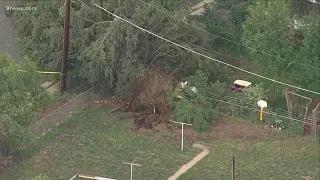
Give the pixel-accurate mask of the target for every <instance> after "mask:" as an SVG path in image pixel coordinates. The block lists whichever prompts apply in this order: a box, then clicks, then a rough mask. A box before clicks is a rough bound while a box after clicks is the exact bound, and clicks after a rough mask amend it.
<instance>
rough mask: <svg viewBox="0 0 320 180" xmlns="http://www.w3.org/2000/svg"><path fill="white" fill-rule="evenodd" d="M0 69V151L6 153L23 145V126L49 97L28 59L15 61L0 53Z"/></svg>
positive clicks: (9, 153) (26, 139)
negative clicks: (21, 70)
mask: <svg viewBox="0 0 320 180" xmlns="http://www.w3.org/2000/svg"><path fill="white" fill-rule="evenodd" d="M0 69H1V70H0V79H1V81H0V109H1V111H0V147H1V148H0V154H2V155H3V156H10V155H12V153H14V152H15V151H17V150H19V149H21V148H23V147H26V145H27V144H28V143H27V142H28V133H27V129H26V127H28V126H29V125H30V124H31V123H32V121H33V118H34V116H35V114H36V112H37V110H38V109H39V108H40V107H42V106H44V105H45V104H47V103H48V102H49V98H50V97H49V95H48V94H47V93H46V92H45V91H44V90H43V89H42V88H41V87H40V83H39V82H40V77H39V74H37V73H36V70H37V69H36V66H35V65H34V64H33V63H32V62H31V61H30V60H28V59H26V60H25V61H23V63H22V64H21V65H16V64H14V63H13V61H12V59H11V58H10V57H9V56H8V55H5V56H0ZM19 69H24V70H26V72H19V71H18V70H19Z"/></svg>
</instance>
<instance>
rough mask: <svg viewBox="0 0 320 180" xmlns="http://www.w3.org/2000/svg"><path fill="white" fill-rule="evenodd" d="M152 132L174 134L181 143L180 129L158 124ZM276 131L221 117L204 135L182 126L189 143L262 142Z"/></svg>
mask: <svg viewBox="0 0 320 180" xmlns="http://www.w3.org/2000/svg"><path fill="white" fill-rule="evenodd" d="M152 131H153V132H169V133H172V134H174V137H175V140H176V142H178V143H179V142H180V141H181V127H180V126H176V125H172V124H167V123H159V124H158V125H157V126H156V127H154V128H153V129H152ZM137 132H138V133H142V134H145V133H149V132H150V130H147V129H145V128H143V129H141V130H140V129H139V130H138V131H137ZM277 132H278V131H276V130H274V129H270V128H269V127H266V126H262V125H255V124H252V123H247V122H240V121H234V120H231V117H222V118H220V119H218V120H215V121H213V123H212V126H211V131H210V132H206V133H197V132H196V131H195V130H194V129H193V128H192V127H188V126H184V128H183V134H184V138H185V139H186V140H188V141H190V142H196V141H199V140H202V139H206V140H208V139H211V140H213V141H214V140H234V139H240V140H262V139H267V138H268V137H270V136H272V135H274V134H276V133H277Z"/></svg>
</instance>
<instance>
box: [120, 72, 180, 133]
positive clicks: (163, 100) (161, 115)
mask: <svg viewBox="0 0 320 180" xmlns="http://www.w3.org/2000/svg"><path fill="white" fill-rule="evenodd" d="M173 90H174V80H173V77H172V76H171V75H170V74H169V73H167V72H164V71H162V70H159V69H157V68H155V67H152V68H151V69H150V70H149V71H147V72H146V73H145V74H144V76H141V77H139V78H137V79H136V80H135V81H134V83H133V86H132V87H131V89H130V90H129V93H130V94H131V100H130V103H129V105H128V107H127V108H126V110H125V111H127V112H141V113H140V114H139V116H138V117H135V124H136V125H137V126H138V127H144V128H147V129H151V128H153V127H155V126H156V125H157V124H159V123H161V122H165V121H167V120H168V118H169V116H168V114H170V109H169V107H168V106H167V96H168V93H169V92H171V91H173Z"/></svg>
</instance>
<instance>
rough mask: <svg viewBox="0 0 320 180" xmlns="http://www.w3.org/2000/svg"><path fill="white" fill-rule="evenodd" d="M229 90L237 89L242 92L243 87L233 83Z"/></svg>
mask: <svg viewBox="0 0 320 180" xmlns="http://www.w3.org/2000/svg"><path fill="white" fill-rule="evenodd" d="M231 90H232V91H238V92H242V91H243V87H241V86H239V85H236V84H233V85H232V86H231Z"/></svg>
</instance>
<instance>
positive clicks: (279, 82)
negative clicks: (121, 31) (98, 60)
mask: <svg viewBox="0 0 320 180" xmlns="http://www.w3.org/2000/svg"><path fill="white" fill-rule="evenodd" d="M94 6H96V7H98V8H100V9H102V10H103V11H106V12H107V13H109V14H111V15H112V16H114V17H116V18H117V19H120V20H122V21H124V22H126V23H128V24H130V25H132V26H135V27H136V28H138V29H140V30H142V31H144V32H147V33H149V34H151V35H153V36H155V37H158V38H160V39H162V40H164V41H167V42H169V43H171V44H173V45H176V46H178V47H180V48H182V49H185V50H187V51H190V52H192V53H194V54H197V55H199V56H202V57H204V58H207V59H211V60H213V61H216V62H219V63H221V64H224V65H227V66H230V67H232V68H235V69H237V70H240V71H243V72H246V73H248V74H251V75H254V76H257V77H260V78H263V79H266V80H269V81H273V82H275V83H278V84H282V85H285V86H288V87H292V88H295V89H299V90H302V91H306V92H310V93H314V94H320V93H319V92H315V91H311V90H308V89H304V88H301V87H297V86H293V85H290V84H287V83H283V82H281V81H277V80H274V79H271V78H268V77H264V76H262V75H259V74H256V73H253V72H250V71H247V70H245V69H241V68H239V67H236V66H233V65H231V64H228V63H225V62H222V61H220V60H217V59H214V58H211V57H209V56H206V55H203V54H201V53H199V52H196V51H194V50H192V49H189V48H187V47H185V46H182V45H180V44H177V43H175V42H173V41H170V40H168V39H166V38H163V37H161V36H159V35H157V34H155V33H153V32H151V31H148V30H146V29H144V28H142V27H140V26H138V25H136V24H134V23H132V22H130V21H128V20H126V19H124V18H122V17H120V16H118V15H116V14H114V13H112V12H110V11H108V10H106V9H105V8H103V7H101V6H99V5H97V4H94Z"/></svg>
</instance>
